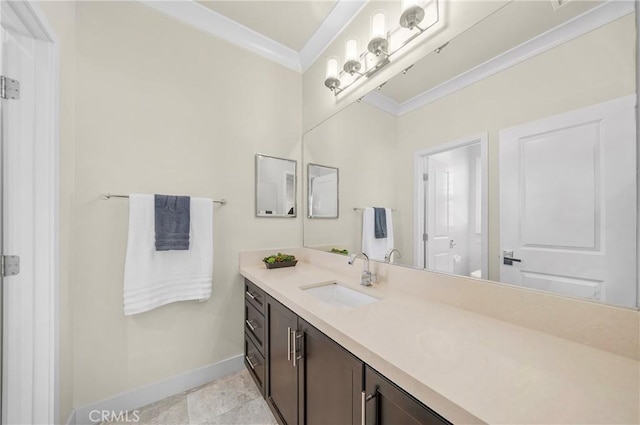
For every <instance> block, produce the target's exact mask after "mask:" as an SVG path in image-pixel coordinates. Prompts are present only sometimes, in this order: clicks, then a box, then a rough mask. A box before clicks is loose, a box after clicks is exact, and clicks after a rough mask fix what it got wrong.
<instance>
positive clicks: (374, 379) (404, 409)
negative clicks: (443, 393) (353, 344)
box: [363, 366, 450, 425]
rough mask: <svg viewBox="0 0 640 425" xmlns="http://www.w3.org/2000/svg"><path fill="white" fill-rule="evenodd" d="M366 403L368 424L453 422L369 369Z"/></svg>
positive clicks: (416, 424) (397, 424)
mask: <svg viewBox="0 0 640 425" xmlns="http://www.w3.org/2000/svg"><path fill="white" fill-rule="evenodd" d="M364 379H365V387H366V391H365V392H364V395H363V397H364V403H365V411H366V414H365V421H364V423H365V424H366V425H380V424H393V425H442V424H448V423H450V422H449V421H447V420H446V419H444V418H443V417H441V416H440V415H438V414H437V413H435V412H434V411H433V410H431V409H429V408H428V407H426V406H425V405H424V404H422V403H420V402H419V401H418V400H416V399H415V398H413V397H412V396H411V395H409V394H407V393H406V392H405V391H403V390H402V389H400V388H399V387H397V386H396V385H395V384H394V383H393V382H391V381H389V380H388V379H387V378H385V377H384V376H382V375H380V374H379V373H378V372H376V371H375V370H373V369H371V368H370V367H368V366H367V368H366V372H365V378H364Z"/></svg>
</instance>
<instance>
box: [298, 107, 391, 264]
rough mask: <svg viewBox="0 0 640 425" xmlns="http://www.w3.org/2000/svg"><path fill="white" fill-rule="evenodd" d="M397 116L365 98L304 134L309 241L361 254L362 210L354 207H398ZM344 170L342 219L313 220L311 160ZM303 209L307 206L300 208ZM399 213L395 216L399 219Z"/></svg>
mask: <svg viewBox="0 0 640 425" xmlns="http://www.w3.org/2000/svg"><path fill="white" fill-rule="evenodd" d="M396 126H397V119H396V117H395V116H393V115H390V114H388V113H386V112H383V111H381V110H380V109H378V108H376V107H374V106H371V105H369V104H367V103H365V102H360V103H354V104H352V105H350V106H349V107H347V108H346V109H344V110H343V111H342V112H340V113H339V114H338V115H336V116H335V117H333V118H332V119H330V120H328V121H325V122H324V123H323V124H321V125H320V126H318V127H316V128H314V129H313V130H312V131H310V132H308V133H305V135H304V142H303V143H304V150H303V159H304V182H303V185H304V196H305V205H304V207H305V208H304V213H305V219H304V220H305V222H304V244H305V246H308V247H323V248H324V249H327V250H330V249H331V248H340V249H344V248H346V249H348V250H349V252H353V253H357V252H360V246H361V241H362V239H361V238H362V211H354V210H353V208H354V207H370V206H385V207H388V208H396V195H395V192H394V190H395V182H396V179H395V172H396V170H395V166H394V164H393V162H389V161H388V158H394V157H395V156H396V149H397V141H396V137H397V128H396ZM308 163H313V164H320V165H326V166H329V167H337V168H338V169H339V174H338V176H339V180H340V181H339V192H340V193H339V207H340V211H339V217H338V218H337V219H309V218H307V217H306V215H307V212H308V211H307V204H306V193H307V180H306V179H307V177H306V175H307V164H308ZM301 211H302V209H301ZM395 218H396V217H395V215H394V219H395Z"/></svg>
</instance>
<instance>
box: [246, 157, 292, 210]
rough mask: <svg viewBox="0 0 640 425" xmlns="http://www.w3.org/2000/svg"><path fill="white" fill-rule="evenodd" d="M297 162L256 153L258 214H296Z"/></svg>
mask: <svg viewBox="0 0 640 425" xmlns="http://www.w3.org/2000/svg"><path fill="white" fill-rule="evenodd" d="M296 164H297V163H296V161H294V160H290V159H284V158H276V157H271V156H266V155H260V154H256V216H258V217H295V216H296Z"/></svg>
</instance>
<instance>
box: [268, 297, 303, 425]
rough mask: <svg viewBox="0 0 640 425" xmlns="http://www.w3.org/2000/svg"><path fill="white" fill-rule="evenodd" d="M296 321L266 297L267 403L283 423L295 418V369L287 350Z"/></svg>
mask: <svg viewBox="0 0 640 425" xmlns="http://www.w3.org/2000/svg"><path fill="white" fill-rule="evenodd" d="M297 323H298V317H297V316H296V315H295V313H293V312H292V311H291V310H289V309H288V308H286V307H284V306H283V305H282V304H280V303H279V302H277V301H275V300H274V299H272V298H271V297H269V298H268V299H267V331H268V333H269V334H268V336H267V356H266V357H267V364H268V366H267V402H268V403H269V405H270V406H271V408H272V410H274V414H276V416H279V419H280V421H282V422H283V423H284V425H294V424H296V423H297V420H298V368H297V367H294V366H293V358H292V355H291V351H288V350H289V349H290V348H291V339H290V338H291V332H293V331H296V330H297Z"/></svg>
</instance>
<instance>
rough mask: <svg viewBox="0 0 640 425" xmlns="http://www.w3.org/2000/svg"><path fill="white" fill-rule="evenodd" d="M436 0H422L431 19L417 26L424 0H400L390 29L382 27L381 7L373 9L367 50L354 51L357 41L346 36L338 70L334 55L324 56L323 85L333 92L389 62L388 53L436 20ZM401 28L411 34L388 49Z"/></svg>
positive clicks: (391, 52) (431, 25)
mask: <svg viewBox="0 0 640 425" xmlns="http://www.w3.org/2000/svg"><path fill="white" fill-rule="evenodd" d="M438 2H439V0H429V1H427V2H426V7H427V8H428V9H429V11H430V12H431V14H430V16H431V17H432V18H433V19H432V20H431V21H429V22H427V23H426V25H425V26H420V24H422V22H423V21H424V19H425V16H426V12H425V1H424V0H403V2H402V6H403V12H402V15H401V16H400V20H399V26H398V27H396V28H394V29H392V30H390V31H387V30H386V16H385V13H384V11H383V10H377V11H375V12H374V13H373V15H372V17H371V38H370V40H369V42H368V43H367V50H365V51H363V52H361V53H358V41H357V40H356V39H355V38H350V39H348V40H347V42H346V44H345V62H344V65H343V66H342V69H341V70H340V67H339V62H338V58H336V57H330V58H329V59H328V60H327V74H326V79H325V81H324V85H325V86H326V87H327V88H328V89H329V90H331V91H332V92H333V93H334V95H335V96H337V95H338V94H340V93H342V92H343V91H345V90H347V89H348V88H350V87H352V86H353V85H354V84H356V82H358V81H359V80H360V79H361V78H362V77H367V78H369V77H371V76H372V75H374V74H375V73H376V72H378V71H379V70H381V69H382V68H384V67H385V66H386V65H388V64H389V63H390V62H391V57H392V56H394V55H396V54H397V53H398V52H400V51H401V50H402V49H403V48H404V47H406V46H407V45H409V44H410V43H411V42H412V41H413V40H415V39H416V37H418V36H420V35H421V34H422V33H424V32H425V31H426V30H428V29H429V28H431V27H433V26H434V25H435V24H437V23H438V22H439V20H440V12H439V4H438ZM404 28H406V29H408V30H409V31H412V34H411V35H410V36H408V37H407V38H406V39H404V40H403V41H401V42H399V45H398V47H396V48H395V49H394V50H392V51H389V46H390V44H391V43H390V40H391V38H392V37H393V36H394V35H398V34H400V31H401V30H403V29H404ZM414 30H415V31H414ZM363 68H364V69H363ZM361 71H362V72H361ZM343 79H344V80H345V81H346V84H345V85H343V84H342V80H343Z"/></svg>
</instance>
